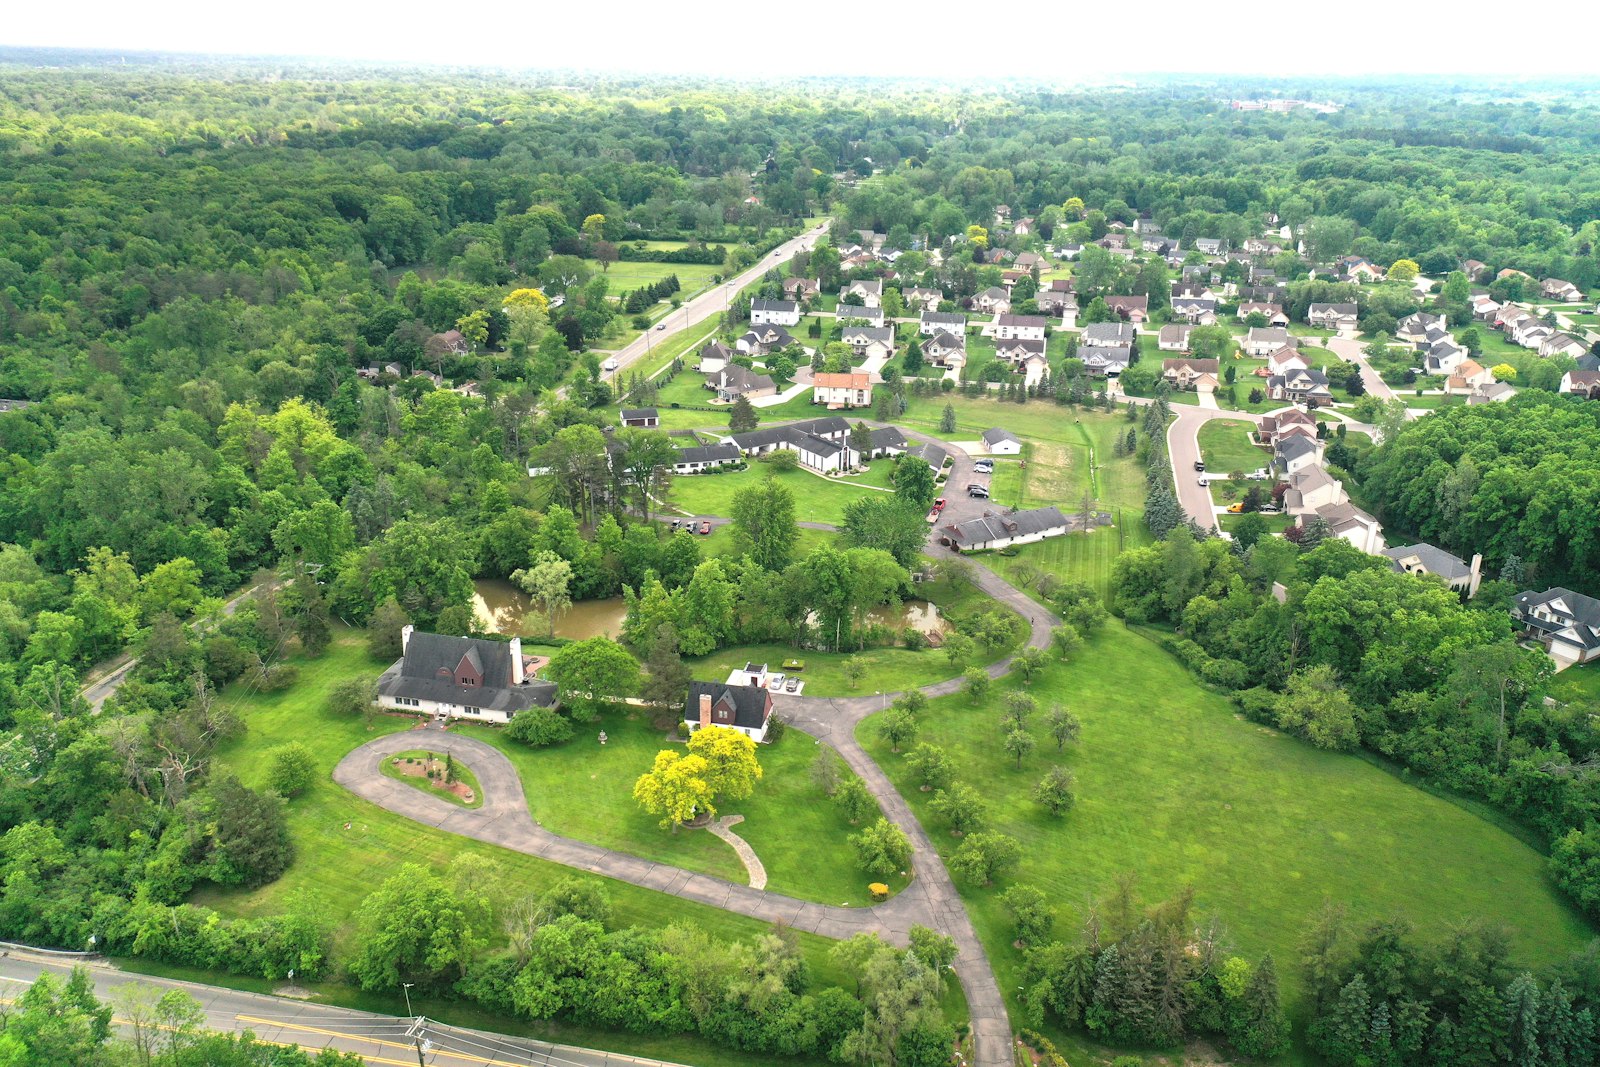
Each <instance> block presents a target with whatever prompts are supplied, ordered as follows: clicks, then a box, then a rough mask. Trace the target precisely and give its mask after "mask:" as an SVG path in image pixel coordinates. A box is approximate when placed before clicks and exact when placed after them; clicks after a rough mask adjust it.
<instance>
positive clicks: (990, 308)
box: [972, 285, 1011, 315]
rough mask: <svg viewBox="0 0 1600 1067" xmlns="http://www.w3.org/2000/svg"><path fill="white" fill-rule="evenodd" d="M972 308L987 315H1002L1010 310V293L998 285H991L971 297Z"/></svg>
mask: <svg viewBox="0 0 1600 1067" xmlns="http://www.w3.org/2000/svg"><path fill="white" fill-rule="evenodd" d="M972 310H974V311H981V312H984V313H985V314H989V315H1003V314H1005V313H1006V312H1008V311H1010V310H1011V294H1010V293H1008V292H1006V291H1005V290H1004V289H1002V288H1000V287H999V286H998V285H991V286H989V288H987V289H985V290H984V291H983V292H981V293H979V294H978V295H977V296H975V297H973V298H972Z"/></svg>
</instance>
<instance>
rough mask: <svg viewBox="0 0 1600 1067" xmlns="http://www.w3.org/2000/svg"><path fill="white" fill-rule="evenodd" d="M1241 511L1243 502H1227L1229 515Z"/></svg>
mask: <svg viewBox="0 0 1600 1067" xmlns="http://www.w3.org/2000/svg"><path fill="white" fill-rule="evenodd" d="M1242 511H1244V504H1243V503H1239V504H1229V505H1228V514H1229V515H1237V514H1239V513H1240V512H1242Z"/></svg>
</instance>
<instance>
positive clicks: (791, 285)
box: [783, 278, 822, 300]
mask: <svg viewBox="0 0 1600 1067" xmlns="http://www.w3.org/2000/svg"><path fill="white" fill-rule="evenodd" d="M821 294H822V285H821V284H820V283H819V282H818V281H817V279H815V278H785V279H784V280H783V295H784V296H786V297H788V298H789V299H790V300H812V299H815V298H816V297H818V296H820V295H821Z"/></svg>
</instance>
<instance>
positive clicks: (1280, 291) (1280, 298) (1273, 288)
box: [1239, 285, 1289, 326]
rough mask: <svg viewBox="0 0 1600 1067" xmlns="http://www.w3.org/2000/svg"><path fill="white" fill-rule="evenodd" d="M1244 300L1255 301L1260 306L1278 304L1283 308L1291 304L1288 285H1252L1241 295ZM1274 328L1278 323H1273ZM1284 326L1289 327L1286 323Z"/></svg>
mask: <svg viewBox="0 0 1600 1067" xmlns="http://www.w3.org/2000/svg"><path fill="white" fill-rule="evenodd" d="M1239 297H1240V299H1242V300H1253V301H1255V302H1256V303H1260V304H1276V305H1277V306H1278V307H1280V308H1281V307H1283V306H1284V305H1285V304H1287V303H1288V302H1289V287H1288V286H1287V285H1252V286H1250V287H1249V288H1247V289H1246V290H1245V291H1244V292H1242V293H1240V294H1239ZM1273 325H1274V326H1276V325H1277V323H1273ZM1283 325H1285V326H1287V325H1289V324H1288V323H1287V322H1285V323H1284V324H1283Z"/></svg>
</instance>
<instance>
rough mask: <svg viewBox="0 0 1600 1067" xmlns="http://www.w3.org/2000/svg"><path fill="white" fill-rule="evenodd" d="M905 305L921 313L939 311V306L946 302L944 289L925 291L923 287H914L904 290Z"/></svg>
mask: <svg viewBox="0 0 1600 1067" xmlns="http://www.w3.org/2000/svg"><path fill="white" fill-rule="evenodd" d="M902 295H903V296H904V297H905V299H904V301H903V303H904V304H905V306H906V307H908V308H916V309H917V310H919V311H938V310H939V305H940V304H941V303H942V302H943V301H944V290H943V289H924V288H922V287H921V286H912V287H911V288H910V289H906V290H904V292H903V294H902Z"/></svg>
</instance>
